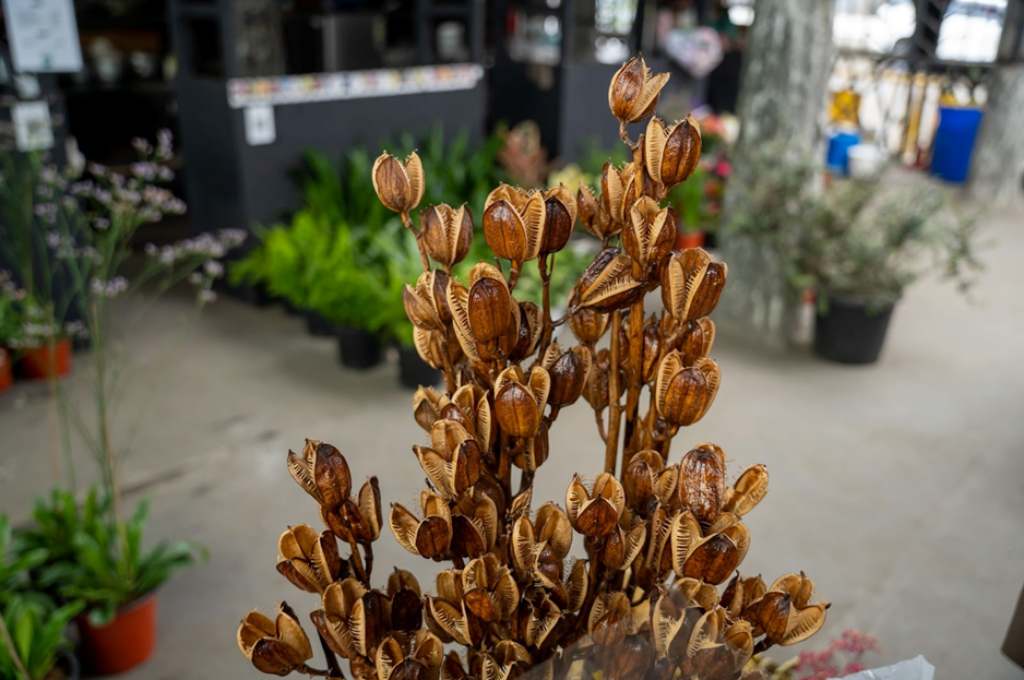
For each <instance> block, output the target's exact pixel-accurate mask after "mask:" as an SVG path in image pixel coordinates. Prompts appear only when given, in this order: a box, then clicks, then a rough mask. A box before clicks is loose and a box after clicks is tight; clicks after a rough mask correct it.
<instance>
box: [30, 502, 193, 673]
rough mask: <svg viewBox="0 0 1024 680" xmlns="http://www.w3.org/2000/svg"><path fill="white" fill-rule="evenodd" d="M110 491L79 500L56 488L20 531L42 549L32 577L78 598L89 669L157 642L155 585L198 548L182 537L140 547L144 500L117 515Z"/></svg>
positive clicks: (120, 662) (105, 668)
mask: <svg viewBox="0 0 1024 680" xmlns="http://www.w3.org/2000/svg"><path fill="white" fill-rule="evenodd" d="M112 508H113V504H112V502H111V499H109V498H107V497H104V496H102V495H101V493H100V492H97V491H96V490H95V489H93V490H91V491H90V492H89V494H88V496H87V497H86V499H85V502H84V503H83V504H82V505H81V506H79V505H78V504H77V503H76V500H75V498H74V496H73V495H72V494H71V493H69V492H65V491H59V490H57V491H54V492H53V494H52V495H51V498H50V500H49V502H48V503H47V502H45V501H40V502H37V504H36V509H35V512H34V514H33V519H34V521H35V523H34V525H33V526H31V527H29V528H27V529H25V530H24V531H23V532H21V533H20V535H19V537H20V539H21V540H22V541H23V542H24V544H25V545H26V546H30V547H33V548H37V549H42V550H44V551H46V559H45V560H44V561H43V563H42V564H41V565H39V566H38V567H37V568H36V572H37V574H36V582H37V583H39V584H40V585H41V586H42V587H44V588H46V589H47V591H49V592H52V593H53V595H54V597H55V599H57V600H58V601H62V602H79V603H81V607H80V609H84V612H83V613H82V614H81V615H79V616H78V617H77V619H76V620H77V624H78V629H79V634H80V637H81V655H82V661H83V663H84V664H85V666H86V668H87V669H88V670H89V671H90V672H95V673H101V674H112V673H120V672H122V671H125V670H128V669H130V668H133V667H135V666H137V665H139V664H140V663H142V662H143V661H145V660H146V659H147V658H149V656H150V654H152V652H153V649H154V647H155V644H156V607H157V589H158V588H159V587H160V586H161V585H163V584H164V583H165V582H166V581H167V579H168V578H170V576H171V574H172V573H173V572H174V571H175V570H177V569H180V568H181V567H184V566H186V565H188V564H191V563H192V562H193V561H194V560H195V559H196V557H197V555H198V551H197V549H196V548H195V547H194V546H192V545H191V544H188V543H185V542H176V543H167V542H160V543H158V544H157V545H156V546H154V547H152V548H149V549H144V548H143V547H142V539H143V530H144V529H145V524H146V518H147V513H148V504H147V503H146V502H145V501H143V502H142V503H140V504H139V505H138V507H137V508H136V510H135V512H134V513H133V515H132V516H131V517H130V518H129V519H128V520H127V521H124V522H118V521H117V520H116V519H115V518H114V517H113V515H112V512H111V511H112Z"/></svg>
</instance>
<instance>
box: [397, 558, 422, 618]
mask: <svg viewBox="0 0 1024 680" xmlns="http://www.w3.org/2000/svg"><path fill="white" fill-rule="evenodd" d="M388 597H389V598H390V599H391V628H392V629H393V630H403V631H416V630H419V629H420V626H422V625H423V594H422V592H421V590H420V584H419V581H417V580H416V577H415V576H413V575H412V573H411V572H408V571H406V570H404V569H397V568H396V569H395V570H394V571H393V572H391V574H389V575H388Z"/></svg>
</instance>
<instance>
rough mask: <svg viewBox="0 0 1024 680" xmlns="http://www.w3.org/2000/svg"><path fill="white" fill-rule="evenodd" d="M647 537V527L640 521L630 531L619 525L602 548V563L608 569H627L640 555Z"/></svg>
mask: <svg viewBox="0 0 1024 680" xmlns="http://www.w3.org/2000/svg"><path fill="white" fill-rule="evenodd" d="M646 538H647V528H646V526H645V525H644V523H643V522H641V521H638V522H637V523H636V524H634V525H633V527H632V528H631V529H630V530H629V531H625V530H624V529H623V528H622V527H620V526H617V527H615V529H614V530H613V531H612V532H611V533H610V534H608V536H607V538H606V539H605V543H604V548H603V549H602V550H601V554H600V557H601V564H603V565H604V566H605V567H607V568H608V569H612V570H619V569H626V568H627V567H629V566H630V565H632V564H633V561H634V560H636V558H637V557H638V556H639V555H640V550H641V549H642V548H643V547H644V540H645V539H646Z"/></svg>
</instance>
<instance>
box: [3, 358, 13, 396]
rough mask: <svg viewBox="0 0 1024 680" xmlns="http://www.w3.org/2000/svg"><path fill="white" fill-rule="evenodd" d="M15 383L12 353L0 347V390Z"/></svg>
mask: <svg viewBox="0 0 1024 680" xmlns="http://www.w3.org/2000/svg"><path fill="white" fill-rule="evenodd" d="M13 383H14V373H13V372H12V371H11V355H10V353H9V352H8V351H7V350H6V349H4V348H3V347H0V392H3V391H4V390H6V389H7V388H8V387H10V386H11V385H12V384H13Z"/></svg>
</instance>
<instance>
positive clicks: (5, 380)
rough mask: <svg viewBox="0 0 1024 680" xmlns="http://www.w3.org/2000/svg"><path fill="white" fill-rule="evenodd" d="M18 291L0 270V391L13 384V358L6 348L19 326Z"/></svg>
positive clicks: (6, 274)
mask: <svg viewBox="0 0 1024 680" xmlns="http://www.w3.org/2000/svg"><path fill="white" fill-rule="evenodd" d="M18 292H19V291H18V289H17V287H16V286H15V285H14V282H13V281H11V279H10V275H9V274H8V273H7V272H5V271H0V392H3V391H4V390H6V389H7V388H9V387H10V386H11V385H12V384H14V371H13V369H12V365H13V361H14V359H13V357H12V356H11V353H10V351H9V349H8V348H9V347H10V346H11V342H12V341H13V340H14V338H15V336H16V335H17V333H18V330H19V329H20V328H21V320H20V315H19V313H18V311H19V310H18V306H17V300H18V298H17V295H18Z"/></svg>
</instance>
